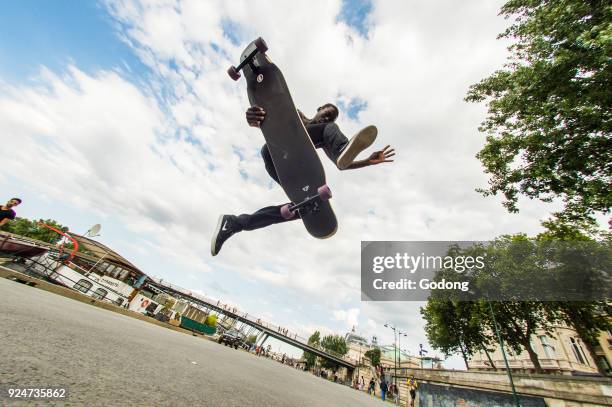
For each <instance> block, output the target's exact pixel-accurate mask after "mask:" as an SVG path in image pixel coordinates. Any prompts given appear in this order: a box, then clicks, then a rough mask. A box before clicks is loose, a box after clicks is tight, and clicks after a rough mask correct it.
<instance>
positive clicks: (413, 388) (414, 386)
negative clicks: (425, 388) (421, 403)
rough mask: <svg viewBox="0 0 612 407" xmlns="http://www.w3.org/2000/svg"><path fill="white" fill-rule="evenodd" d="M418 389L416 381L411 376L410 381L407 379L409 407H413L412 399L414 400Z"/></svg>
mask: <svg viewBox="0 0 612 407" xmlns="http://www.w3.org/2000/svg"><path fill="white" fill-rule="evenodd" d="M418 387H419V384H418V383H417V381H416V379H415V378H414V376H411V377H410V379H408V391H410V407H414V399H415V398H416V391H417V388H418Z"/></svg>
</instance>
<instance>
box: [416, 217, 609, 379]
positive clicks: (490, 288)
mask: <svg viewBox="0 0 612 407" xmlns="http://www.w3.org/2000/svg"><path fill="white" fill-rule="evenodd" d="M563 237H565V239H567V240H566V241H565V242H564V241H563V239H562V238H563ZM559 242H561V243H571V244H559ZM611 251H612V250H611V249H610V244H609V240H607V241H603V242H597V241H594V240H592V239H591V238H589V237H588V236H586V235H584V234H581V232H579V231H578V230H573V231H572V230H570V229H569V228H568V227H565V226H564V227H561V228H552V230H547V231H546V232H544V233H542V234H540V235H538V236H536V237H534V238H528V237H527V236H525V235H515V236H502V237H500V238H498V239H496V240H495V241H494V242H492V243H491V244H490V245H487V246H484V245H480V246H479V245H476V246H473V247H471V248H468V249H463V250H457V249H452V250H450V251H449V253H451V254H454V255H463V256H466V255H471V256H476V255H482V254H483V253H484V254H485V255H486V259H487V261H486V262H485V267H484V268H482V269H480V270H478V271H473V270H470V271H469V272H467V273H468V274H470V276H469V281H470V292H469V293H467V294H466V295H465V296H462V297H461V298H460V297H458V296H457V294H456V293H455V292H453V291H445V290H439V291H436V293H435V294H433V295H432V296H431V297H430V299H429V301H428V303H427V305H426V307H424V308H422V309H421V313H422V314H423V317H424V319H425V321H426V327H425V330H426V333H427V337H428V339H429V341H430V343H431V345H432V346H433V347H434V348H436V349H439V350H441V351H443V352H444V353H446V354H450V353H458V352H461V353H462V354H463V356H464V359H465V360H467V359H468V358H469V356H471V355H473V354H474V352H476V351H479V350H484V351H485V352H488V350H490V349H491V347H492V345H493V344H494V343H495V341H496V338H495V337H494V334H495V324H494V321H493V315H492V313H493V314H494V317H495V320H496V322H497V326H498V328H499V334H500V336H501V338H502V339H503V341H504V343H505V345H506V346H507V347H508V348H510V349H511V350H512V351H513V352H514V353H516V354H518V353H521V352H523V351H526V352H527V353H528V354H529V357H530V360H531V362H532V363H533V365H534V367H535V370H536V371H537V372H541V371H542V369H541V366H540V362H539V359H538V355H537V353H536V352H535V350H534V349H533V345H532V343H531V339H532V337H533V336H534V335H535V334H536V333H540V332H544V333H546V334H547V335H549V336H551V337H552V336H553V333H554V327H555V326H556V325H558V324H559V323H566V324H569V325H570V326H573V327H574V328H575V329H576V331H577V332H578V334H579V335H580V336H581V337H582V339H583V340H584V342H585V343H586V344H587V346H588V347H589V344H590V343H592V342H593V341H594V340H595V338H596V337H597V335H598V334H599V332H600V331H602V330H606V329H609V328H610V324H609V315H610V308H609V305H608V304H607V302H606V301H605V300H603V299H601V300H598V299H597V298H609V295H608V294H609V290H610V287H609V284H608V285H606V283H605V281H609V270H610V262H611V259H610V257H611V256H610V253H611ZM441 275H443V276H445V278H447V277H449V274H448V273H444V272H443V273H441ZM447 279H448V278H447ZM599 285H602V286H603V287H599ZM517 287H518V288H519V289H517ZM562 288H563V291H561V289H562ZM574 289H576V290H574ZM602 289H603V291H602ZM580 290H592V292H593V293H596V294H600V296H598V297H593V300H588V301H587V300H585V299H584V298H582V299H581V300H580V301H576V300H573V298H574V297H572V294H574V293H575V294H581V293H582V292H581V291H580ZM606 290H607V291H606ZM561 292H562V293H563V295H561V294H560V293H561ZM589 292H591V291H589ZM507 293H511V294H510V295H505V294H507ZM555 293H556V294H558V296H557V297H556V298H555V297H554V296H550V297H549V299H550V301H541V300H538V298H539V297H538V296H542V295H544V296H548V295H550V294H555ZM606 293H607V294H606ZM606 295H608V297H606ZM530 298H533V299H530ZM589 350H591V351H592V349H591V348H589Z"/></svg>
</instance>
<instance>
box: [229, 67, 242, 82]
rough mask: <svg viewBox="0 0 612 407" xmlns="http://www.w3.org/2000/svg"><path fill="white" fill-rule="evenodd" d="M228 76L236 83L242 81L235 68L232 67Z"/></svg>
mask: <svg viewBox="0 0 612 407" xmlns="http://www.w3.org/2000/svg"><path fill="white" fill-rule="evenodd" d="M227 74H228V75H229V76H230V78H232V79H233V80H235V81H237V80H238V79H240V72H238V70H237V69H236V67H235V66H230V67H229V69H228V70H227Z"/></svg>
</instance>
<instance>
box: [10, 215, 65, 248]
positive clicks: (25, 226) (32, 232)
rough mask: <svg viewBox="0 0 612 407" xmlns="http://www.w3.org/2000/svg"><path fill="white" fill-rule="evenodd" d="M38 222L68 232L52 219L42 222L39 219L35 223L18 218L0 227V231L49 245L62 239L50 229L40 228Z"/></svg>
mask: <svg viewBox="0 0 612 407" xmlns="http://www.w3.org/2000/svg"><path fill="white" fill-rule="evenodd" d="M40 222H44V223H46V224H47V225H49V226H53V227H54V228H56V229H59V230H61V231H63V232H67V231H68V228H67V227H66V226H63V225H61V224H59V223H58V222H56V221H54V220H52V219H47V220H44V221H43V220H42V219H40V220H38V221H35V220H30V219H26V218H19V217H17V218H15V219H14V220H12V221H10V222H8V223H6V224H5V225H3V226H2V227H0V230H4V231H5V232H9V233H14V234H16V235H22V236H25V237H29V238H31V239H36V240H40V241H43V242H47V243H51V244H55V243H57V242H58V241H60V239H61V238H62V236H61V235H60V234H58V233H56V232H54V231H52V230H51V229H47V228H46V227H44V226H41V225H40Z"/></svg>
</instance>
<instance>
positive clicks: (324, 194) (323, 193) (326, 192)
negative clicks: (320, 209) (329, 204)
mask: <svg viewBox="0 0 612 407" xmlns="http://www.w3.org/2000/svg"><path fill="white" fill-rule="evenodd" d="M317 193H318V194H319V196H320V197H321V199H322V200H324V201H327V200H328V199H329V198H331V197H332V193H331V189H329V187H328V186H327V184H325V185H321V186H320V187H319V188H318V189H317Z"/></svg>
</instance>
